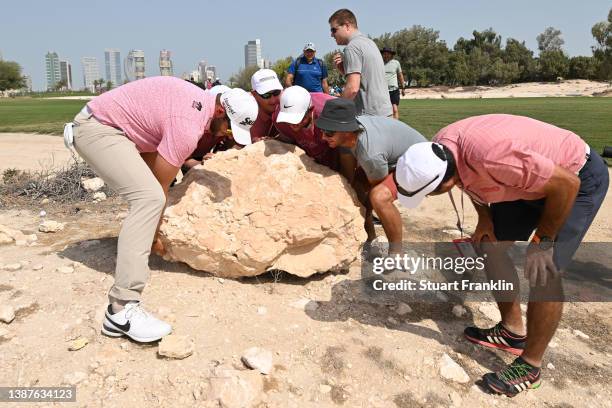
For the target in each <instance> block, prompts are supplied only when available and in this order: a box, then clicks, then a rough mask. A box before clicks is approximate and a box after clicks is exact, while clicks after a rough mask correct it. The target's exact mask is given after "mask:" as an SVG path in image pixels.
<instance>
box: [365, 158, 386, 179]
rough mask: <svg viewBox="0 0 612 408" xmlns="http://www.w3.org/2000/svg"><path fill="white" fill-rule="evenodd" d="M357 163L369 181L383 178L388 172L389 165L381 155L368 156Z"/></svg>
mask: <svg viewBox="0 0 612 408" xmlns="http://www.w3.org/2000/svg"><path fill="white" fill-rule="evenodd" d="M359 165H360V166H361V168H363V171H364V172H365V174H366V176H368V180H370V181H374V180H380V179H384V178H385V177H387V175H388V174H389V165H388V163H387V161H386V160H385V159H384V158H383V157H382V156H375V157H370V158H368V159H366V160H363V161H361V162H360V163H359Z"/></svg>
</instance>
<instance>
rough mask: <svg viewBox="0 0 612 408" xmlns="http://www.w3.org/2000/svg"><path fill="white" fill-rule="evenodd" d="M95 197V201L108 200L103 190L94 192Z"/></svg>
mask: <svg viewBox="0 0 612 408" xmlns="http://www.w3.org/2000/svg"><path fill="white" fill-rule="evenodd" d="M93 199H94V201H98V202H99V201H104V200H106V194H104V192H102V191H98V192H97V193H94V195H93Z"/></svg>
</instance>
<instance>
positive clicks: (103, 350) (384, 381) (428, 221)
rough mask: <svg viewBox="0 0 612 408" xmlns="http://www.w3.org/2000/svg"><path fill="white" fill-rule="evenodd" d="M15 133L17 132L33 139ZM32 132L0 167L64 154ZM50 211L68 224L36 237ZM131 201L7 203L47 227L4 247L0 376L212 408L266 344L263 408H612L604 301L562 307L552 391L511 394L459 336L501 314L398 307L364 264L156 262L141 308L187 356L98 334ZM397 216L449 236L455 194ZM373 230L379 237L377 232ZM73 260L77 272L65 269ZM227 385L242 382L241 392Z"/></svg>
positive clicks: (131, 400)
mask: <svg viewBox="0 0 612 408" xmlns="http://www.w3.org/2000/svg"><path fill="white" fill-rule="evenodd" d="M4 136H5V135H0V143H1V142H2V140H3V137H4ZM11 137H12V138H13V139H12V140H15V141H17V140H23V138H25V137H26V136H24V135H21V136H19V135H12V136H11ZM20 138H21V139H20ZM26 140H27V141H28V146H27V148H24V146H23V144H22V143H20V144H18V145H17V144H14V143H13V144H12V146H13V148H12V149H9V148H8V147H9V146H11V145H7V144H5V145H2V148H0V152H2V155H3V156H2V160H1V161H0V163H1V165H2V166H5V161H4V157H7V158H9V157H13V156H15V157H19V155H20V154H22V153H21V152H27V158H26V157H23V158H24V159H27V163H30V165H31V166H35V165H36V164H35V163H37V162H38V161H39V160H41V159H42V160H46V159H48V155H49V154H50V153H49V151H54V149H55V148H58V149H63V145H62V144H61V138H59V137H52V136H27V139H26ZM41 143H48V147H47V148H43V147H40V144H41ZM33 152H35V153H33ZM16 161H17V162H18V161H19V159H18V160H16ZM455 196H456V197H457V198H458V194H457V193H455ZM458 201H459V202H460V200H458ZM459 205H460V204H459ZM42 209H44V210H46V212H47V213H48V215H47V218H48V219H52V220H57V221H62V222H65V223H66V228H65V229H64V230H63V231H61V232H57V233H54V234H43V233H40V232H38V230H37V229H38V223H39V220H40V219H39V211H40V210H42ZM125 210H126V206H125V204H124V203H122V202H121V201H119V200H118V199H111V200H108V201H106V202H103V203H99V204H94V203H74V204H70V205H65V206H59V205H54V204H53V202H51V203H47V204H42V203H41V204H40V205H36V206H34V207H33V208H32V207H29V208H26V207H24V206H9V207H4V208H0V224H3V225H6V226H9V227H11V228H15V229H19V230H21V231H24V232H26V233H37V235H38V242H37V244H36V245H35V246H31V247H16V246H14V245H9V246H0V264H3V265H13V264H17V263H18V264H19V265H20V268H19V270H16V271H8V270H2V268H1V267H0V306H2V305H11V306H12V307H14V308H15V309H16V310H17V317H16V318H15V320H13V321H12V322H11V323H10V324H4V323H0V367H1V369H0V384H2V385H3V386H27V385H29V386H59V385H60V384H68V383H76V384H77V385H76V386H77V395H78V397H77V404H76V405H75V404H65V406H79V407H124V406H142V407H169V406H173V407H183V406H185V407H208V406H210V405H207V403H205V402H204V400H205V399H206V395H207V392H208V390H209V385H208V384H209V380H210V378H211V375H212V374H211V372H212V370H213V369H214V368H215V367H217V366H224V367H225V366H227V367H233V368H235V369H237V370H245V368H244V366H243V364H242V363H241V362H240V356H241V355H242V353H243V351H244V350H246V349H247V348H249V347H253V346H258V347H262V348H265V349H267V350H270V351H271V352H272V354H273V363H274V368H273V370H272V372H271V373H270V374H269V375H267V376H262V377H263V381H264V385H263V389H262V390H259V391H258V392H257V394H258V396H257V399H258V400H259V401H260V403H258V404H257V405H255V406H258V407H400V408H408V407H410V408H411V407H448V406H454V407H491V406H497V407H515V406H521V407H542V406H549V407H611V406H612V403H611V402H610V399H609V398H608V397H606V395H608V394H609V393H610V391H611V388H610V385H609V379H610V377H611V375H612V347H611V346H610V344H612V333H611V325H612V323H611V322H612V319H611V318H612V310H611V309H610V307H609V304H606V303H570V304H567V305H566V307H565V313H564V318H563V320H562V322H561V325H560V328H559V330H558V331H557V334H556V335H555V337H554V339H553V343H552V345H551V348H550V349H549V350H548V352H547V354H546V360H545V363H544V364H545V366H546V368H545V369H544V371H543V373H544V385H543V387H542V388H540V389H539V390H536V391H530V392H526V393H522V394H521V395H519V396H518V397H516V398H514V399H509V398H505V397H499V396H494V395H490V394H487V393H485V392H483V391H482V390H481V389H480V388H479V387H478V385H477V382H478V380H479V378H480V377H481V376H482V375H483V374H484V373H486V372H489V371H491V370H495V369H498V368H500V367H502V366H503V364H504V363H508V362H510V361H511V360H512V356H510V355H508V354H505V353H503V352H494V351H489V350H485V349H482V348H480V347H477V346H474V345H472V344H471V343H468V342H466V341H465V340H463V338H462V334H461V333H462V331H463V328H464V327H465V326H466V325H471V324H478V325H493V324H494V323H495V319H496V316H495V315H494V314H493V315H491V313H486V312H485V311H484V310H487V309H483V308H482V305H481V304H477V303H474V304H466V305H465V307H466V309H467V313H466V315H465V316H463V317H461V318H459V317H456V316H454V315H453V314H452V313H451V310H452V307H453V306H454V304H453V303H451V302H447V303H438V304H423V303H416V304H411V305H410V306H411V307H412V311H410V312H408V313H406V314H400V313H399V311H398V309H397V306H398V304H397V303H395V302H389V301H381V300H380V299H375V298H371V297H368V296H365V295H364V293H363V292H362V286H361V283H360V280H359V278H360V265H359V263H356V264H355V265H353V266H352V267H351V268H350V270H349V271H347V272H346V273H339V274H324V275H320V276H316V277H312V278H309V279H298V278H293V277H291V276H287V275H282V276H281V277H280V280H279V281H275V279H273V278H272V277H271V276H262V277H259V278H256V279H245V280H229V279H218V278H215V277H212V276H210V275H208V274H206V273H203V272H200V271H195V270H193V269H191V268H189V267H187V266H186V265H183V264H175V263H169V262H166V261H163V260H162V259H160V258H159V257H157V256H152V258H151V263H150V265H151V270H152V273H151V278H150V281H149V283H148V285H147V288H146V291H145V293H144V299H143V301H144V304H145V306H147V307H148V308H149V309H150V310H152V311H153V312H155V313H156V314H157V315H159V316H160V317H162V318H164V319H166V320H168V321H170V322H171V323H172V324H173V327H174V333H176V334H180V335H188V336H189V337H190V338H191V339H192V340H193V341H194V343H195V351H194V353H193V354H192V355H191V356H190V357H188V358H186V359H184V360H168V359H165V358H162V357H159V356H158V354H157V346H155V345H140V344H137V343H135V342H131V341H128V340H126V339H111V338H107V337H105V336H103V335H101V334H100V331H99V330H100V322H101V320H102V316H103V308H104V305H105V302H106V292H107V290H108V288H109V287H110V285H111V284H112V280H113V278H112V275H113V271H114V265H115V257H116V244H117V238H116V237H117V234H118V231H119V228H120V222H121V219H122V218H123V217H124V216H125ZM610 215H612V194H610V193H609V194H608V198H607V199H606V201H605V203H604V205H603V208H602V209H601V210H600V212H599V215H598V217H597V219H596V221H595V223H594V225H593V227H592V228H591V230H590V231H589V234H588V236H587V240H592V241H608V242H612V221H611V220H610ZM402 217H403V220H404V226H405V237H406V239H407V240H414V241H432V240H438V239H445V240H448V239H449V238H452V237H455V236H456V235H457V233H458V232H457V231H456V229H455V227H454V225H455V222H456V218H455V215H454V211H453V210H452V207H451V205H450V202H449V200H448V199H447V197H432V198H428V199H427V201H426V203H425V205H422V206H421V207H420V208H419V209H415V210H409V211H408V210H405V209H402ZM465 224H466V226H467V229H468V230H471V229H473V227H474V224H475V214H474V211H473V210H472V208H471V205H470V204H468V203H466V210H465ZM378 233H379V235H382V234H383V232H382V230H381V229H380V228H379V229H378ZM65 266H71V267H73V268H74V270H73V271H72V272H69V271H68V272H67V273H64V272H63V271H62V270H58V268H60V267H65ZM39 268H40V269H39ZM300 300H308V301H311V302H316V303H314V305H315V306H316V307H312V308H306V309H305V308H304V307H300V306H296V305H295V303H296V301H297V302H298V303H299V301H300ZM489 309H490V308H489ZM493 309H494V308H493ZM574 330H580V331H581V332H583V333H585V334H586V335H587V336H588V338H587V337H580V336H578V335H576V334H575V333H574ZM80 337H82V338H86V339H87V341H88V344H87V345H86V346H85V347H83V348H82V349H80V350H77V351H70V350H69V346H70V344H71V342H72V341H73V340H75V339H78V338H80ZM444 354H448V355H449V356H450V357H451V358H452V359H453V360H455V361H456V362H457V363H458V364H459V365H460V366H461V367H462V368H463V369H464V370H465V371H466V373H467V374H468V376H469V378H470V380H469V381H468V382H467V383H465V384H460V383H456V382H452V381H449V380H446V379H443V378H442V377H441V376H440V372H439V368H440V362H439V361H440V358H441V357H442V356H443V355H444ZM549 363H550V364H551V365H548V364H549ZM240 372H242V371H240ZM232 393H235V394H237V395H238V394H241V393H244V390H243V389H242V387H238V386H234V388H232ZM16 406H17V405H16ZM20 406H27V405H20ZM31 406H51V405H50V404H31Z"/></svg>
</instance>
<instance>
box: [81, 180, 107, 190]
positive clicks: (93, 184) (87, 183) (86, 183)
mask: <svg viewBox="0 0 612 408" xmlns="http://www.w3.org/2000/svg"><path fill="white" fill-rule="evenodd" d="M81 184H82V185H83V188H84V189H85V190H87V191H90V192H92V193H95V192H96V191H98V190H100V189H101V188H102V187H104V180H102V179H101V178H100V177H94V178H90V179H86V178H81Z"/></svg>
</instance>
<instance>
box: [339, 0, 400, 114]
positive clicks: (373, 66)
mask: <svg viewBox="0 0 612 408" xmlns="http://www.w3.org/2000/svg"><path fill="white" fill-rule="evenodd" d="M329 28H330V31H331V36H332V37H334V39H335V40H336V44H338V45H346V48H345V49H344V56H342V54H340V53H338V54H336V55H334V64H335V65H336V68H337V69H338V70H339V71H340V72H341V73H342V74H343V75H346V85H345V86H344V91H343V92H342V98H346V99H351V100H354V101H355V106H356V107H357V114H358V115H377V116H391V115H392V114H393V108H392V107H391V101H390V100H389V91H388V88H387V82H386V80H385V64H384V62H383V59H382V56H381V55H380V51H379V50H378V47H377V46H376V44H375V43H374V41H372V40H371V39H369V38H368V37H366V36H365V35H363V34H362V33H361V32H359V30H358V28H357V19H356V18H355V15H354V14H353V13H352V12H351V11H350V10H348V9H340V10H338V11H336V12H335V13H334V14H332V15H331V17H330V18H329Z"/></svg>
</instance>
